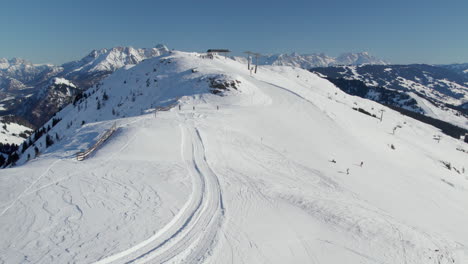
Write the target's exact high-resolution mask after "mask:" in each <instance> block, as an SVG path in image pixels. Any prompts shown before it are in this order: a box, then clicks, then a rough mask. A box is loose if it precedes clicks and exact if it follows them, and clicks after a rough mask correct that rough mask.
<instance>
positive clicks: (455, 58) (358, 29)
mask: <svg viewBox="0 0 468 264" xmlns="http://www.w3.org/2000/svg"><path fill="white" fill-rule="evenodd" d="M0 7H1V8H0V57H6V58H12V57H21V58H25V59H28V60H31V61H32V62H34V63H46V62H48V63H55V64H59V63H63V62H66V61H70V60H75V59H79V58H81V57H83V56H85V55H86V54H87V53H89V52H90V51H91V50H93V49H98V48H105V47H113V46H127V45H131V46H134V47H153V46H154V45H156V44H157V43H164V44H167V45H168V47H169V48H175V49H178V50H189V51H204V50H206V49H207V48H229V49H231V50H233V51H238V52H242V51H244V50H253V51H258V52H262V53H284V52H292V51H296V52H299V53H317V52H324V53H326V54H328V55H332V56H336V55H338V54H340V53H342V52H348V51H350V52H356V51H369V52H371V53H372V54H373V55H375V56H377V57H382V58H384V59H387V60H389V61H391V62H394V63H452V62H468V1H467V0H454V1H451V0H445V1H443V0H437V1H434V0H387V1H380V0H320V1H312V0H309V1H295V0H289V1H285V0H283V1H274V0H273V1H255V0H251V1H244V0H237V1H236V0H231V1H222V0H220V1H211V0H209V1H205V0H198V1H197V0H193V1H178V0H165V1H155V0H152V1H146V0H133V1H120V0H112V1H108V0H93V1H89V0H61V1H55V0H50V1H48V0H44V1H37V0H34V1H21V0H14V1H5V0H0Z"/></svg>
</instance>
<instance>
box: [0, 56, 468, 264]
mask: <svg viewBox="0 0 468 264" xmlns="http://www.w3.org/2000/svg"><path fill="white" fill-rule="evenodd" d="M246 68H247V66H246V65H244V64H242V63H239V62H236V61H233V60H230V59H225V58H215V59H214V60H208V59H201V58H200V57H199V56H198V54H196V53H183V52H173V53H172V54H169V55H167V56H162V57H158V58H154V59H149V60H146V61H144V62H142V63H140V64H138V65H136V66H135V67H132V68H130V67H127V68H126V69H122V70H119V71H117V72H116V73H114V74H113V75H111V76H110V77H109V78H107V79H106V80H104V81H103V83H102V85H100V87H99V88H98V89H96V92H95V93H93V94H92V95H91V96H89V97H88V98H87V99H86V100H84V101H82V102H81V103H80V104H79V105H77V106H69V107H67V108H65V109H64V110H63V111H62V112H61V113H59V114H58V117H61V118H62V121H60V123H59V124H58V125H57V126H55V127H54V128H52V130H51V132H49V133H50V134H52V135H54V133H58V134H59V137H60V138H61V139H60V140H58V141H57V142H56V143H55V144H54V145H53V146H52V147H49V148H47V149H41V152H42V154H41V155H40V156H39V157H38V158H36V159H32V160H30V161H28V162H26V159H27V158H26V155H27V154H32V153H33V150H32V149H30V150H28V151H26V152H25V154H24V155H23V156H22V157H21V159H20V161H19V162H18V163H19V164H21V165H19V166H17V167H14V168H10V169H5V170H2V171H0V234H2V236H1V239H0V262H3V263H66V262H76V263H434V264H438V263H467V262H468V259H467V257H468V248H467V245H468V229H467V228H465V226H466V223H467V222H468V211H467V210H466V202H467V201H468V174H467V173H468V172H465V173H463V172H462V169H463V168H465V170H466V169H468V162H467V160H468V159H467V157H468V156H467V155H468V154H467V153H465V152H462V151H458V150H456V148H457V147H458V148H461V149H465V150H468V146H467V145H466V144H465V143H462V142H461V141H458V140H455V139H452V138H450V137H448V136H442V140H441V141H440V143H437V141H434V139H433V136H434V135H440V134H441V133H440V131H438V130H437V129H435V128H433V127H430V126H428V125H426V124H422V123H420V122H417V121H415V120H412V119H409V118H406V117H404V116H402V115H400V114H398V113H396V112H394V111H392V110H390V109H387V108H385V107H383V106H381V105H378V104H376V103H374V102H371V101H368V100H363V99H361V98H357V97H352V96H348V95H346V94H344V93H342V92H341V91H340V90H339V89H337V88H336V87H334V86H333V85H332V84H331V83H329V82H328V81H326V80H324V79H321V78H319V77H318V76H316V75H314V74H312V73H309V72H307V71H304V70H300V69H296V68H290V67H279V66H278V67H267V66H265V67H263V66H262V67H261V68H260V69H259V72H258V74H256V75H254V76H249V73H248V71H247V69H246ZM209 78H215V79H217V80H225V81H229V82H231V81H234V80H237V81H240V83H238V85H237V88H238V89H237V90H235V89H230V91H226V92H225V93H224V94H223V95H224V96H219V95H213V94H211V93H210V92H209V85H208V84H209V82H210V81H209ZM147 80H149V81H147ZM148 82H149V84H148ZM104 93H106V94H107V95H108V96H109V99H108V100H106V101H105V102H104V101H101V98H102V95H103V94H104ZM96 98H98V99H96ZM97 101H100V107H99V109H97V107H96V106H97ZM165 105H173V106H174V107H173V108H172V109H171V110H169V111H157V112H156V114H155V113H154V110H155V108H156V107H157V106H165ZM179 105H180V110H179ZM218 106H219V110H217V107H218ZM194 107H195V109H194ZM353 107H355V108H357V107H360V108H363V109H365V110H366V111H369V112H371V113H373V114H375V115H378V116H380V112H379V111H380V110H381V109H385V112H384V118H383V122H380V121H379V120H378V119H376V118H373V117H370V116H368V115H365V114H362V113H359V112H357V111H354V110H352V108H353ZM112 110H113V111H112ZM112 112H114V113H112ZM117 113H118V116H117ZM82 121H85V122H84V124H83V125H81V124H82ZM70 122H71V123H72V124H71V125H70ZM114 122H116V124H117V126H118V129H117V132H116V133H115V134H114V135H112V136H111V138H110V139H109V140H108V141H107V142H106V143H105V144H104V145H103V146H102V147H100V148H99V149H98V150H97V151H96V152H95V153H93V154H92V155H91V157H89V158H88V159H86V160H85V161H81V162H79V161H76V160H75V159H74V154H75V153H76V152H78V151H82V150H84V149H86V147H88V146H90V145H92V144H93V143H94V142H95V141H96V140H97V139H98V138H99V135H102V134H103V133H105V131H106V129H107V128H109V127H110V126H111V125H112V124H113V123H114ZM397 125H400V126H401V128H398V129H397V130H396V131H395V134H393V133H392V131H393V128H394V127H395V126H397ZM67 127H68V128H67ZM392 145H393V147H394V149H392V148H391V146H392ZM331 160H335V161H336V163H333V162H331ZM441 161H444V162H450V165H451V168H452V169H451V170H449V169H447V167H446V166H445V165H444V164H443V163H442V162H441ZM361 162H363V166H362V167H361V166H360V163H361ZM454 168H456V169H457V170H458V171H460V173H457V172H456V171H455V169H454ZM347 169H349V174H347V173H346V171H347Z"/></svg>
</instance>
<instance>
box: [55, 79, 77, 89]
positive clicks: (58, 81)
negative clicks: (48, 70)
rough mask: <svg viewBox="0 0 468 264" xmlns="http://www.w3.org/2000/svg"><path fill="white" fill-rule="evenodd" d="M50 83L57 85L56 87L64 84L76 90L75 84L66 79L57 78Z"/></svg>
mask: <svg viewBox="0 0 468 264" xmlns="http://www.w3.org/2000/svg"><path fill="white" fill-rule="evenodd" d="M50 83H51V84H55V85H60V84H64V85H66V86H70V87H73V88H76V86H75V84H73V83H72V82H71V81H69V80H67V79H65V78H60V77H55V78H52V79H51V80H50Z"/></svg>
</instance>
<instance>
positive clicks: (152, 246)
mask: <svg viewBox="0 0 468 264" xmlns="http://www.w3.org/2000/svg"><path fill="white" fill-rule="evenodd" d="M179 120H181V117H179ZM193 122H194V120H188V119H187V118H186V119H185V120H184V121H182V122H181V123H180V129H181V132H182V140H181V156H182V159H183V160H184V161H185V163H186V167H187V170H188V173H189V174H190V176H191V178H192V186H193V187H192V194H191V195H190V197H189V199H188V200H187V202H186V203H185V205H184V207H183V208H182V209H181V210H180V211H179V212H178V213H177V215H176V216H175V217H173V219H172V220H171V221H170V222H169V223H167V224H166V225H165V226H164V227H163V228H161V229H160V230H158V232H156V233H155V234H154V235H153V236H151V237H150V238H148V239H147V240H145V241H143V242H140V243H138V244H136V245H134V246H133V247H131V248H129V249H127V250H124V251H122V252H120V253H117V254H115V255H112V256H108V257H105V258H104V259H101V260H99V261H97V262H96V263H97V264H105V263H146V262H149V261H150V262H152V263H165V262H169V261H171V262H174V261H176V262H190V263H194V262H200V261H202V260H204V259H205V258H206V257H208V255H209V253H210V248H211V247H213V246H214V244H215V242H216V239H217V238H216V237H217V235H218V232H217V231H218V229H219V228H220V226H221V224H222V220H223V217H224V210H225V209H224V205H223V200H222V193H221V188H220V184H219V180H218V178H217V176H216V174H215V173H214V172H213V171H212V169H211V168H210V166H209V165H208V162H207V160H206V155H205V147H204V145H203V141H202V137H201V135H200V132H199V130H198V129H197V128H196V127H195V126H194V125H189V124H187V123H193Z"/></svg>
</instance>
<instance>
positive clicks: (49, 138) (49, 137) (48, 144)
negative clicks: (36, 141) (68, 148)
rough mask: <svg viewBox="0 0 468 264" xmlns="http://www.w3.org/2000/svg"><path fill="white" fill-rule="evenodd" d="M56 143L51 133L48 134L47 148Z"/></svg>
mask: <svg viewBox="0 0 468 264" xmlns="http://www.w3.org/2000/svg"><path fill="white" fill-rule="evenodd" d="M52 144H54V141H53V140H52V137H51V136H49V134H47V135H46V148H48V147H50V146H52Z"/></svg>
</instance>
